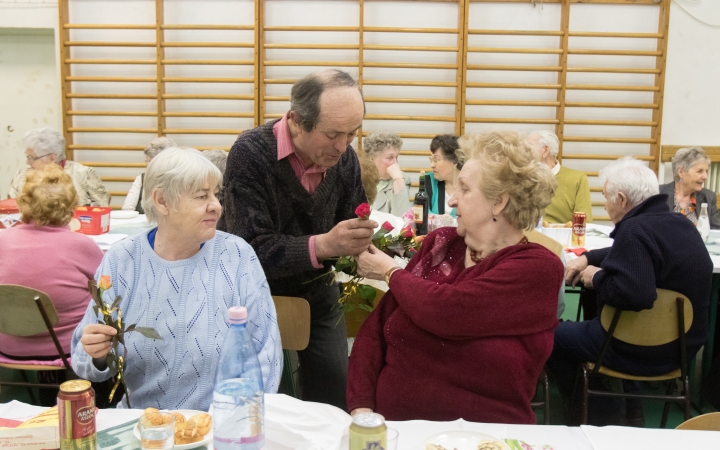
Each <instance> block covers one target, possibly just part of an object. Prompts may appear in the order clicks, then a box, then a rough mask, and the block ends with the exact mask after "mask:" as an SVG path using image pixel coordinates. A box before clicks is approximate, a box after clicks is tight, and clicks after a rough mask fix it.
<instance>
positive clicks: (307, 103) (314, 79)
mask: <svg viewBox="0 0 720 450" xmlns="http://www.w3.org/2000/svg"><path fill="white" fill-rule="evenodd" d="M337 87H355V88H357V90H358V91H359V92H360V96H361V97H362V90H360V86H358V84H357V82H356V81H355V80H354V79H353V77H351V76H350V74H349V73H347V72H343V71H342V70H337V69H328V70H323V71H320V72H315V73H311V74H310V75H307V76H306V77H305V78H302V79H300V80H298V81H296V82H295V84H293V87H292V89H291V90H290V111H294V112H295V114H296V115H297V122H298V124H300V126H301V127H303V129H304V130H305V131H307V132H310V131H312V130H313V129H314V128H315V125H317V123H318V122H319V121H320V95H322V93H323V92H325V90H326V89H332V88H337ZM364 114H365V100H364V99H363V115H364Z"/></svg>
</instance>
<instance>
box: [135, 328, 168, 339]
mask: <svg viewBox="0 0 720 450" xmlns="http://www.w3.org/2000/svg"><path fill="white" fill-rule="evenodd" d="M135 331H137V332H138V333H140V334H142V335H143V336H145V337H146V338H150V339H158V340H160V341H162V340H163V338H162V337H160V335H159V334H158V332H157V331H155V330H154V329H153V328H147V327H135Z"/></svg>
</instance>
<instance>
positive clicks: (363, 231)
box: [315, 219, 378, 261]
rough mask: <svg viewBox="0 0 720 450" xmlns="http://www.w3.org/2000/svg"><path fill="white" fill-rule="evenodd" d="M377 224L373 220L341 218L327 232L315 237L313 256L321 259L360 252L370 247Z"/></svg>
mask: <svg viewBox="0 0 720 450" xmlns="http://www.w3.org/2000/svg"><path fill="white" fill-rule="evenodd" d="M377 226H378V225H377V223H376V222H375V221H373V220H366V219H350V220H343V221H342V222H340V223H338V224H337V225H335V226H334V227H333V229H332V230H330V231H329V232H327V233H325V234H318V235H317V236H316V237H315V257H316V258H317V259H318V261H323V260H325V259H328V258H331V257H333V256H348V255H357V254H358V253H362V252H364V251H365V250H367V249H368V247H370V242H371V238H372V235H373V230H374V229H375V228H376V227H377Z"/></svg>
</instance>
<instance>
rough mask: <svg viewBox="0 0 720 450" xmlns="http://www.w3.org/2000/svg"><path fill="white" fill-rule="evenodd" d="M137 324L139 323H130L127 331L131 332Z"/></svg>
mask: <svg viewBox="0 0 720 450" xmlns="http://www.w3.org/2000/svg"><path fill="white" fill-rule="evenodd" d="M136 325H137V324H136V323H134V324H132V325H130V326H129V327H127V328H125V333H129V332H131V331H133V330H135V326H136Z"/></svg>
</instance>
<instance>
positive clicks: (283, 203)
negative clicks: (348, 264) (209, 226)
mask: <svg viewBox="0 0 720 450" xmlns="http://www.w3.org/2000/svg"><path fill="white" fill-rule="evenodd" d="M275 122H276V121H273V122H268V123H267V124H265V125H262V126H260V127H257V128H255V129H253V130H249V131H247V132H245V133H243V134H241V135H240V136H239V137H238V139H237V141H235V144H234V145H233V147H232V149H231V150H230V154H229V155H228V160H227V168H226V169H225V177H224V186H223V195H224V199H225V201H224V204H223V208H224V209H223V217H222V218H221V220H220V223H219V224H218V229H221V230H224V231H227V232H228V233H232V234H235V235H238V236H241V237H242V238H243V239H245V240H246V241H247V242H248V243H250V245H252V246H253V248H254V249H255V252H256V253H257V255H258V258H259V259H260V263H261V264H262V267H263V269H264V270H265V275H266V276H267V278H268V283H269V284H270V289H271V290H272V293H273V295H293V296H302V295H304V294H306V293H308V292H310V291H312V290H314V288H315V287H317V286H318V285H319V284H321V283H326V282H327V280H325V279H324V278H322V277H321V278H320V279H317V278H318V276H320V275H321V274H322V273H323V272H326V271H327V268H329V266H330V264H331V262H332V261H326V262H325V267H326V268H323V269H315V268H313V265H312V262H311V261H310V255H309V253H308V240H309V239H310V236H313V235H317V234H322V233H327V232H328V231H330V230H331V229H332V228H333V227H334V226H335V224H337V223H338V222H341V221H343V220H347V219H352V218H354V217H356V216H355V208H356V207H357V206H358V205H359V204H360V203H362V202H365V201H367V200H366V195H365V189H364V188H363V186H362V182H361V180H360V163H359V162H358V159H357V155H356V154H355V151H354V150H353V148H352V147H350V146H348V148H347V151H346V152H345V153H344V154H343V155H342V157H340V161H338V163H337V164H335V165H334V166H333V167H331V168H330V169H328V170H327V172H325V178H324V179H323V181H322V182H321V183H320V185H319V186H318V188H317V190H315V192H314V193H313V194H310V193H308V192H307V190H305V188H304V187H303V186H302V184H300V181H299V180H298V179H297V176H295V173H294V172H293V169H292V167H291V166H290V162H289V161H288V159H287V158H284V159H282V160H280V161H278V151H277V140H276V139H275V135H274V134H273V130H272V127H273V125H274V124H275ZM338 256H340V255H338ZM310 280H314V281H312V282H310Z"/></svg>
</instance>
